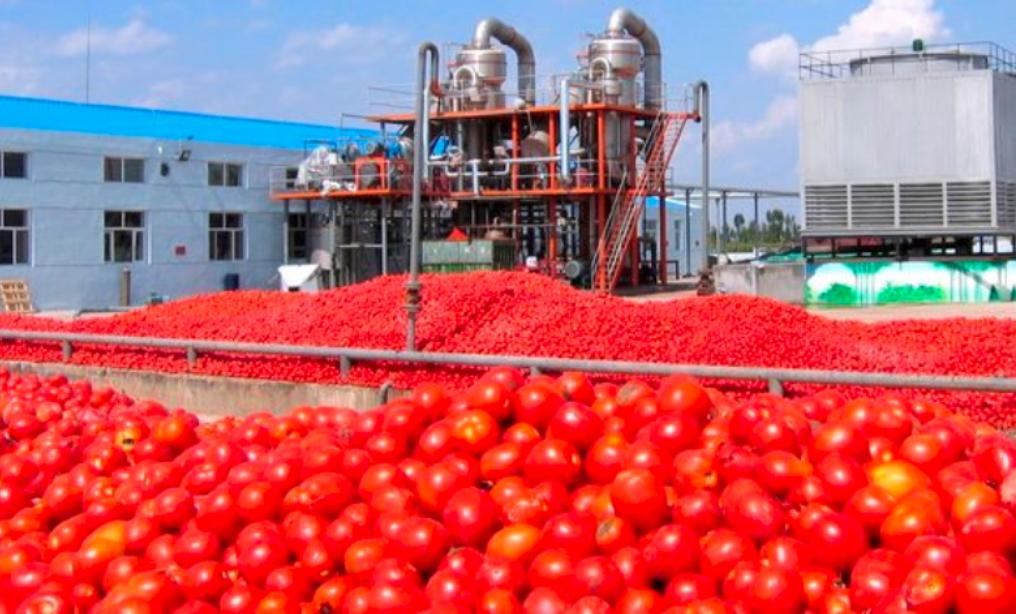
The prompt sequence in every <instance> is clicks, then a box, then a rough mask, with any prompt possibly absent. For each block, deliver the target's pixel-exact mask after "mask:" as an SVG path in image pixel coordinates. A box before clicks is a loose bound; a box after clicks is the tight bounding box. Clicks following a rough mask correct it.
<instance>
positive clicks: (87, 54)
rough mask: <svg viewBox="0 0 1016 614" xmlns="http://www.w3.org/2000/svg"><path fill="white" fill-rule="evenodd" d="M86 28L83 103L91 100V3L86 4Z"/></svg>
mask: <svg viewBox="0 0 1016 614" xmlns="http://www.w3.org/2000/svg"><path fill="white" fill-rule="evenodd" d="M87 10H88V27H87V28H86V29H85V103H86V104H87V103H89V102H91V100H92V3H91V2H89V3H88V9H87Z"/></svg>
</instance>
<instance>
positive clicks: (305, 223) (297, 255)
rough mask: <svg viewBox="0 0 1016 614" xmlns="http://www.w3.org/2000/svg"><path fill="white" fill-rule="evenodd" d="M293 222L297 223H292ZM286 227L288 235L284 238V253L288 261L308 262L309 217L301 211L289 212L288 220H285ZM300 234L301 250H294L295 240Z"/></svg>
mask: <svg viewBox="0 0 1016 614" xmlns="http://www.w3.org/2000/svg"><path fill="white" fill-rule="evenodd" d="M294 220H296V221H298V222H299V223H294ZM286 222H287V227H288V228H289V235H288V236H287V237H286V241H287V242H288V243H287V244H286V250H287V251H286V253H287V254H288V255H289V258H290V259H297V260H309V259H310V216H309V215H308V214H307V213H306V212H303V211H299V212H298V211H290V213H289V219H288V220H286ZM300 233H302V234H303V245H302V246H301V250H299V251H298V250H297V249H296V242H295V238H296V236H297V235H299V234H300Z"/></svg>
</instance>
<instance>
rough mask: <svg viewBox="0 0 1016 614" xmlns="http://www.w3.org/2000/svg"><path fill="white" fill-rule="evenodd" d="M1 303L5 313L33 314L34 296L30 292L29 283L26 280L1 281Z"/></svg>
mask: <svg viewBox="0 0 1016 614" xmlns="http://www.w3.org/2000/svg"><path fill="white" fill-rule="evenodd" d="M0 301H2V302H3V308H4V311H7V312H14V313H31V312H32V311H33V309H32V295H31V293H30V292H29V291H28V282H27V281H25V280H24V279H0Z"/></svg>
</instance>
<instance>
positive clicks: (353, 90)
mask: <svg viewBox="0 0 1016 614" xmlns="http://www.w3.org/2000/svg"><path fill="white" fill-rule="evenodd" d="M617 5H618V0H609V1H601V0H509V1H504V2H499V3H494V2H481V1H472V2H466V1H462V0H446V1H445V2H436V1H431V0H424V1H418V2H409V1H405V0H375V1H362V0H361V1H356V2H353V1H345V0H299V1H294V0H288V1H286V0H222V1H219V2H209V1H208V0H203V1H197V0H176V1H174V0H167V1H162V2H138V1H134V2H125V1H117V0H91V2H88V1H86V0H76V1H73V2H72V1H70V0H0V37H2V38H3V40H5V41H6V43H7V44H6V46H5V49H6V53H5V54H3V55H2V56H0V92H2V93H6V94H23V95H33V96H44V97H55V98H65V99H72V100H81V99H83V98H84V73H85V70H84V65H85V59H84V58H85V48H86V45H85V40H86V36H85V25H86V24H87V22H88V15H89V13H91V19H92V72H91V99H92V100H93V101H96V102H106V103H114V104H129V105H145V106H157V107H165V108H173V109H184V110H193V111H207V112H212V113H224V114H236V115H250V116H258V117H270V118H281V119H293V120H306V121H313V122H319V123H332V124H334V123H337V122H338V121H339V117H340V113H341V112H348V113H366V112H371V111H374V112H377V111H380V110H381V109H379V108H371V107H370V106H369V105H368V103H367V95H366V93H367V92H366V86H367V85H369V84H405V83H409V82H410V81H411V80H412V75H413V65H412V62H413V61H414V53H415V47H416V45H417V44H418V43H419V42H420V41H422V40H428V39H429V40H433V41H435V42H437V43H439V44H442V43H453V42H464V41H466V40H467V39H468V38H469V36H470V35H471V33H472V29H473V26H474V25H475V23H476V22H477V21H478V20H479V19H481V18H483V17H487V16H497V17H500V18H502V19H503V20H505V21H508V22H510V23H512V24H513V25H515V26H516V27H517V28H518V29H519V30H520V31H521V32H523V33H524V34H525V35H526V36H527V37H528V38H529V39H530V40H531V42H532V44H533V47H534V49H535V51H536V56H537V71H538V73H539V74H541V75H543V74H550V73H553V72H563V71H565V70H569V69H571V68H572V67H574V65H575V54H576V52H577V51H579V50H580V49H581V48H582V47H583V45H584V41H585V35H586V34H587V33H593V32H599V31H601V30H602V29H603V27H604V25H605V22H606V19H607V16H608V15H609V13H610V11H611V10H612V9H613V8H615V7H616V6H617ZM627 6H629V7H630V8H632V9H634V10H635V11H637V12H638V13H640V14H641V15H642V16H643V17H645V18H646V19H647V20H648V21H649V22H650V23H651V24H652V26H653V27H654V28H655V29H656V31H657V33H658V35H659V37H660V39H661V41H662V44H663V52H664V76H665V79H666V81H667V83H668V84H669V85H670V86H671V87H675V85H676V84H679V83H688V82H693V81H695V80H697V79H700V78H705V79H707V80H709V81H710V83H711V84H712V91H713V114H714V131H715V148H716V153H715V156H714V182H715V183H720V184H726V185H736V186H743V185H753V186H755V185H757V186H763V187H773V188H794V187H796V185H797V173H796V168H797V152H796V150H797V147H796V129H797V124H796V121H797V120H796V117H797V109H796V97H795V92H796V84H795V80H794V77H793V74H792V73H793V72H794V71H793V66H796V59H795V58H796V53H797V50H798V49H801V48H819V49H828V48H839V47H848V48H853V47H858V46H872V45H889V44H907V43H909V41H910V40H911V39H912V38H914V37H915V36H921V37H924V38H927V39H928V40H929V41H937V42H951V41H972V40H992V41H995V42H998V43H1000V44H1002V45H1003V46H1007V47H1009V48H1013V47H1016V34H1014V32H1013V30H1012V24H1013V23H1014V20H1016V2H1014V0H739V1H737V0H708V1H704V2H702V1H700V2H691V1H687V0H679V1H673V0H669V1H664V0H641V1H639V0H630V1H629V2H628V4H627ZM697 140H698V133H697V131H696V130H695V129H692V130H691V131H690V132H689V133H687V136H686V138H685V141H684V143H683V144H682V148H681V150H680V151H679V154H678V159H677V163H676V167H677V176H678V177H679V178H681V179H683V180H689V181H692V180H696V179H697V173H698V162H697V148H696V143H697ZM731 215H732V214H731Z"/></svg>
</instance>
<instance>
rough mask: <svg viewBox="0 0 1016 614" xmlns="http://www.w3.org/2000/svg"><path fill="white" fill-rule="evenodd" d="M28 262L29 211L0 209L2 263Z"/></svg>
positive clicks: (0, 253)
mask: <svg viewBox="0 0 1016 614" xmlns="http://www.w3.org/2000/svg"><path fill="white" fill-rule="evenodd" d="M4 264H28V211H25V210H24V209H0V265H4Z"/></svg>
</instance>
